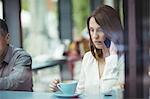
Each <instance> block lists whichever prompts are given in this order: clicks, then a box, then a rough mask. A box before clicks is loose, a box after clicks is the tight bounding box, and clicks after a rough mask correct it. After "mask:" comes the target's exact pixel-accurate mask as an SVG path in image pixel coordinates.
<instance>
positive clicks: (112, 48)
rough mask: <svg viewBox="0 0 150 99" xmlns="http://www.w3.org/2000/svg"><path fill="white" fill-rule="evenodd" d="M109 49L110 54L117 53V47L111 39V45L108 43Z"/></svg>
mask: <svg viewBox="0 0 150 99" xmlns="http://www.w3.org/2000/svg"><path fill="white" fill-rule="evenodd" d="M109 51H110V55H114V54H117V47H116V45H115V44H114V43H113V42H112V41H111V45H110V49H109Z"/></svg>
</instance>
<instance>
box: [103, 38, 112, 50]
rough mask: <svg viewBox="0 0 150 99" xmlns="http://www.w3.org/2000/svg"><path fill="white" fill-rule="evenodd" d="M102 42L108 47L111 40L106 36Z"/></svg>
mask: <svg viewBox="0 0 150 99" xmlns="http://www.w3.org/2000/svg"><path fill="white" fill-rule="evenodd" d="M104 43H105V45H106V47H107V48H109V47H110V44H111V41H110V40H109V39H108V38H106V39H105V41H104Z"/></svg>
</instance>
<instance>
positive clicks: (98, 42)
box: [89, 17, 105, 49]
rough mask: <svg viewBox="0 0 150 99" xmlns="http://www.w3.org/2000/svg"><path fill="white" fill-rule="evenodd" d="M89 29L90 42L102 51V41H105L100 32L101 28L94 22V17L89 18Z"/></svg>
mask: <svg viewBox="0 0 150 99" xmlns="http://www.w3.org/2000/svg"><path fill="white" fill-rule="evenodd" d="M89 29H90V35H91V38H92V41H93V43H94V45H95V47H96V48H97V49H102V48H103V47H104V46H103V43H104V40H105V34H104V32H103V31H102V28H101V27H100V25H98V24H97V23H96V21H95V18H94V17H91V18H90V20H89Z"/></svg>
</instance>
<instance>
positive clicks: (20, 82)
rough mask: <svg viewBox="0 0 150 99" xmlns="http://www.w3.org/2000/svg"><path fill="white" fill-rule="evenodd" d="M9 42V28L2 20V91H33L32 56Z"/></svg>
mask: <svg viewBox="0 0 150 99" xmlns="http://www.w3.org/2000/svg"><path fill="white" fill-rule="evenodd" d="M9 41H10V35H9V32H8V26H7V24H6V23H5V21H4V20H2V19H0V90H14V91H32V70H31V64H32V59H31V56H30V55H29V54H28V53H27V52H25V51H24V50H23V49H21V48H16V47H14V46H13V45H11V44H9Z"/></svg>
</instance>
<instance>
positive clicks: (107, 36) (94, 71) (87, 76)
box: [51, 5, 124, 94]
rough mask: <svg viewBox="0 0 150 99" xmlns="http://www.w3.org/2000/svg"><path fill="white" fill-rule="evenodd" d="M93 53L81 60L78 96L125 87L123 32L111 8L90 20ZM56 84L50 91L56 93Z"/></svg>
mask: <svg viewBox="0 0 150 99" xmlns="http://www.w3.org/2000/svg"><path fill="white" fill-rule="evenodd" d="M87 27H88V31H89V36H90V51H89V52H87V53H86V54H85V55H84V57H83V60H82V68H81V74H80V78H79V82H78V85H77V92H78V93H82V92H85V93H90V94H92V93H93V94H97V93H100V92H104V93H105V92H109V91H111V90H112V89H113V88H114V87H116V86H117V87H119V88H121V87H123V85H124V58H123V50H122V49H121V48H120V45H122V42H123V37H122V35H123V31H122V26H121V22H120V19H119V16H118V14H117V12H116V11H115V10H114V9H113V8H112V7H110V6H107V5H103V6H100V7H98V8H97V9H96V10H95V11H94V12H93V13H92V14H91V16H90V17H89V18H88V20H87ZM57 83H59V81H58V80H55V81H54V82H53V83H52V86H51V89H52V90H53V91H56V90H57V87H56V84H57Z"/></svg>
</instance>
